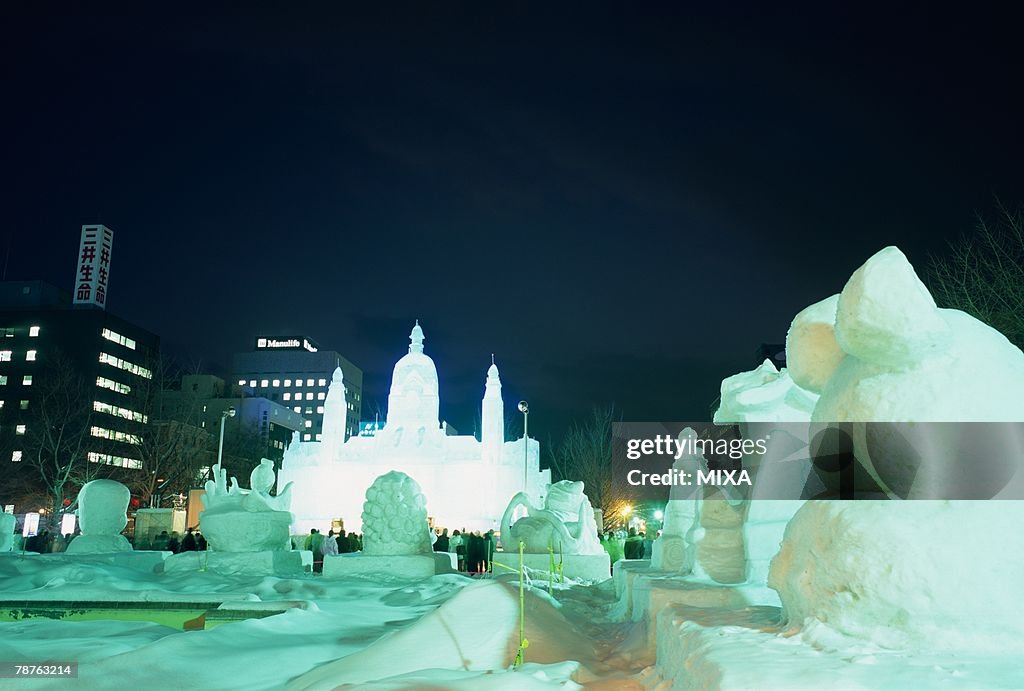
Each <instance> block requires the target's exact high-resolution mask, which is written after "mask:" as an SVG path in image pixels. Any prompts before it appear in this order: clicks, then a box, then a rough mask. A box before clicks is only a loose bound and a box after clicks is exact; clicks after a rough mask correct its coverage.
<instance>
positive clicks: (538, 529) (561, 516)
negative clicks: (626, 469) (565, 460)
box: [501, 480, 604, 554]
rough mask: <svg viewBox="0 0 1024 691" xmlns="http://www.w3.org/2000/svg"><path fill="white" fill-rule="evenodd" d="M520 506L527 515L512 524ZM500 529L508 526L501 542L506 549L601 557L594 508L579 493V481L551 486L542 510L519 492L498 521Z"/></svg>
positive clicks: (580, 491)
mask: <svg viewBox="0 0 1024 691" xmlns="http://www.w3.org/2000/svg"><path fill="white" fill-rule="evenodd" d="M520 507H525V508H526V511H527V515H526V516H524V517H522V518H520V519H519V520H517V521H515V522H514V523H513V521H512V518H513V516H514V515H515V513H516V511H517V510H518V509H519V508H520ZM501 525H502V528H505V527H506V526H508V537H509V539H508V540H502V542H503V543H504V544H505V545H506V547H509V548H512V547H515V548H518V547H517V546H518V544H519V543H520V542H522V543H523V551H524V552H529V553H531V554H547V553H548V550H549V549H553V550H554V551H555V552H556V553H557V552H559V551H560V552H562V553H564V554H602V553H603V552H604V548H602V547H601V543H600V541H599V540H598V537H597V520H596V518H595V517H594V507H593V506H591V504H590V500H589V499H588V498H587V495H586V494H584V493H583V483H582V482H572V481H570V480H562V481H561V482H556V483H555V484H553V485H551V487H550V489H549V490H548V496H547V498H546V499H545V500H544V507H543V508H539V507H537V506H534V505H533V503H532V502H531V501H530V499H529V497H527V496H526V495H525V494H523V493H522V492H519V493H518V494H516V495H515V496H514V497H512V501H511V502H509V505H508V508H506V509H505V515H504V516H503V517H502V520H501Z"/></svg>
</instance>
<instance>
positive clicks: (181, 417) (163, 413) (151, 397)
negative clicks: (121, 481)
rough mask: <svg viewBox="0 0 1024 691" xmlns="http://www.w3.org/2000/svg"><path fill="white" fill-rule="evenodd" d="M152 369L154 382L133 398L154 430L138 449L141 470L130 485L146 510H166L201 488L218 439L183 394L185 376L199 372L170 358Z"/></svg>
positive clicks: (140, 386) (192, 398)
mask: <svg viewBox="0 0 1024 691" xmlns="http://www.w3.org/2000/svg"><path fill="white" fill-rule="evenodd" d="M147 366H148V368H149V369H150V371H151V372H152V373H153V376H152V378H151V379H147V380H144V381H141V382H138V383H137V384H136V386H135V387H134V388H133V390H132V395H133V397H134V399H135V408H136V409H137V410H141V411H144V412H145V414H146V416H147V419H148V421H149V425H148V427H149V429H148V431H147V433H146V434H145V435H144V436H143V437H142V439H141V440H140V443H139V444H138V446H137V449H136V451H137V453H138V455H139V460H140V461H141V462H142V468H141V469H140V470H138V471H135V472H133V473H132V474H131V475H130V476H129V481H128V482H127V483H126V484H128V485H129V487H130V488H131V490H132V494H133V496H136V497H138V498H139V501H140V504H141V505H143V506H146V505H149V504H152V503H156V504H158V505H159V504H162V501H163V499H164V498H167V499H168V500H170V499H171V498H172V497H174V496H176V495H178V494H185V493H187V492H188V490H189V489H192V488H193V487H199V486H201V484H202V482H201V480H200V477H199V476H200V469H201V468H203V467H210V466H212V465H213V463H214V460H213V459H214V457H215V454H216V439H215V438H214V435H213V434H212V433H211V432H210V431H209V430H207V429H205V427H203V420H204V419H205V416H204V413H203V403H202V400H201V399H200V398H199V397H198V396H197V395H194V394H192V393H191V392H187V391H181V378H182V375H183V374H189V373H195V371H197V369H198V368H189V370H187V371H186V370H185V369H184V368H182V367H180V366H178V365H177V364H175V363H174V362H173V361H171V360H169V359H168V358H166V357H165V356H158V357H157V358H156V359H154V360H153V361H151V362H149V363H148V365H147ZM170 393H173V394H174V397H173V398H171V397H169V396H168V394H170ZM154 498H155V501H154Z"/></svg>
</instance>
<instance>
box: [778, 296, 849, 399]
mask: <svg viewBox="0 0 1024 691" xmlns="http://www.w3.org/2000/svg"><path fill="white" fill-rule="evenodd" d="M838 307H839V295H833V296H832V297H828V298H825V299H824V300H822V301H821V302H816V303H814V304H813V305H811V306H810V307H807V308H805V309H804V310H803V311H802V312H800V313H799V314H798V315H796V317H795V318H794V319H793V323H792V324H791V325H790V327H789V333H788V334H786V369H787V370H788V371H789V376H790V378H792V380H793V382H794V383H795V384H796V385H797V386H799V387H801V388H803V389H806V390H807V391H811V392H813V393H818V394H820V393H821V391H822V389H824V388H825V384H826V383H828V380H829V378H831V376H832V374H833V373H834V372H835V371H836V368H837V367H838V366H839V363H840V361H841V360H842V359H843V358H844V357H846V353H844V352H843V349H842V348H840V347H839V341H837V340H836V310H837V309H838Z"/></svg>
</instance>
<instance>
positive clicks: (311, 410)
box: [306, 405, 313, 415]
mask: <svg viewBox="0 0 1024 691" xmlns="http://www.w3.org/2000/svg"><path fill="white" fill-rule="evenodd" d="M312 414H313V406H311V405H308V406H306V415H312Z"/></svg>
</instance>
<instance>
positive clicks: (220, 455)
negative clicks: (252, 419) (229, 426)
mask: <svg viewBox="0 0 1024 691" xmlns="http://www.w3.org/2000/svg"><path fill="white" fill-rule="evenodd" d="M234 416H235V407H234V406H231V407H230V408H228V409H227V410H224V411H222V412H221V414H220V446H218V447H217V466H218V467H220V465H221V461H223V460H224V421H225V420H227V419H228V418H229V417H234Z"/></svg>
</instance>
